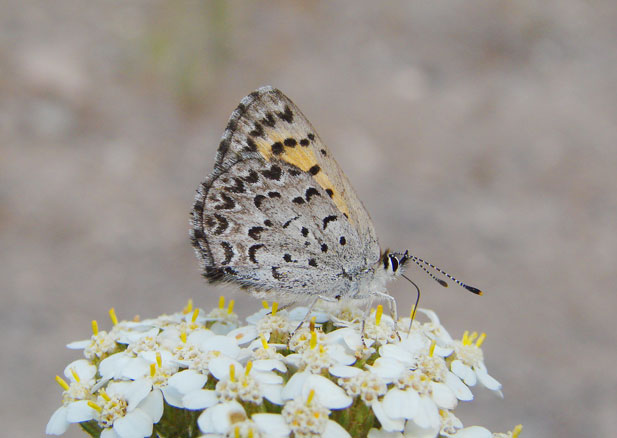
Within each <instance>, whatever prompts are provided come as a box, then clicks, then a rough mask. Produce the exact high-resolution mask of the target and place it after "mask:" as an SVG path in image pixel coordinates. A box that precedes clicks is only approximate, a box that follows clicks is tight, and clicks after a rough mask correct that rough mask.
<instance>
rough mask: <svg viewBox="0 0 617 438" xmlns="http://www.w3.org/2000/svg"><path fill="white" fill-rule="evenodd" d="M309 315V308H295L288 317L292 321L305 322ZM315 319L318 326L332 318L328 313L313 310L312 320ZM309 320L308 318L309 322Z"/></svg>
mask: <svg viewBox="0 0 617 438" xmlns="http://www.w3.org/2000/svg"><path fill="white" fill-rule="evenodd" d="M307 313H308V307H303V306H299V307H294V308H293V309H291V310H290V311H289V314H288V317H289V319H291V320H292V321H304V320H305V318H306V314H307ZM312 317H315V322H316V323H317V324H323V323H324V322H328V321H330V316H328V314H327V313H323V312H319V311H317V310H313V311H312V312H311V318H312ZM308 319H309V318H306V320H307V321H308Z"/></svg>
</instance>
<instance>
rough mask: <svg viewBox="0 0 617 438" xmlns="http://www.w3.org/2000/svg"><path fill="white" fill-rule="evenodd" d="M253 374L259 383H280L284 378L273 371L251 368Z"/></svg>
mask: <svg viewBox="0 0 617 438" xmlns="http://www.w3.org/2000/svg"><path fill="white" fill-rule="evenodd" d="M251 376H252V377H253V378H254V379H255V380H257V381H258V382H259V383H263V384H265V385H280V384H282V383H283V378H282V377H281V376H279V375H278V374H276V373H272V372H259V371H252V370H251Z"/></svg>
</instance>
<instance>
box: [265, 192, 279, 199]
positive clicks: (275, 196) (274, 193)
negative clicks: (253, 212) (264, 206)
mask: <svg viewBox="0 0 617 438" xmlns="http://www.w3.org/2000/svg"><path fill="white" fill-rule="evenodd" d="M268 196H269V197H270V198H280V197H281V194H280V193H279V192H275V191H272V192H268Z"/></svg>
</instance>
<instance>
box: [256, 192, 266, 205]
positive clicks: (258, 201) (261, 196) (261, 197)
mask: <svg viewBox="0 0 617 438" xmlns="http://www.w3.org/2000/svg"><path fill="white" fill-rule="evenodd" d="M264 199H266V197H265V196H264V195H256V196H255V197H254V198H253V203H254V204H255V207H257V208H259V207H261V203H262V202H263V201H264Z"/></svg>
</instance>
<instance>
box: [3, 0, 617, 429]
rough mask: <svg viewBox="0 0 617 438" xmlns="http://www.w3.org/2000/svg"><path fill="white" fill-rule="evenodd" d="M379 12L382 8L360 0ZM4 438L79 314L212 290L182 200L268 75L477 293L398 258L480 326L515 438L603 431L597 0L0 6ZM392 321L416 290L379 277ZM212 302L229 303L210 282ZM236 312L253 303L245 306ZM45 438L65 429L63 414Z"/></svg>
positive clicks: (614, 401) (609, 63)
mask: <svg viewBox="0 0 617 438" xmlns="http://www.w3.org/2000/svg"><path fill="white" fill-rule="evenodd" d="M382 3H383V4H382ZM0 11H1V12H0V148H1V150H0V242H1V253H0V282H1V305H0V317H1V319H0V329H1V331H0V333H1V341H0V343H1V344H0V347H1V351H2V353H1V361H2V367H1V373H2V376H1V377H2V397H1V398H0V424H2V430H3V435H5V436H24V437H26V436H42V435H43V433H44V428H45V425H46V423H47V420H48V418H49V416H50V415H51V413H52V412H53V411H54V410H55V409H56V408H57V407H58V406H59V405H60V403H61V389H60V387H59V386H58V385H57V384H56V383H55V382H54V380H53V378H54V376H55V375H56V374H60V373H61V372H62V370H63V368H64V366H65V365H66V364H67V363H68V362H69V361H71V360H73V359H76V358H78V357H79V354H78V353H77V352H72V351H69V350H67V349H65V348H64V345H65V344H66V343H67V342H69V341H73V340H77V339H82V338H86V337H87V336H88V335H89V334H90V321H91V320H92V319H97V320H99V322H100V325H101V328H108V327H109V325H110V323H109V319H108V317H107V310H108V309H109V308H110V307H112V306H113V307H115V308H116V310H117V313H118V315H119V316H120V317H121V318H131V317H132V316H133V315H134V314H140V315H141V316H142V317H150V316H156V315H158V314H160V313H163V312H172V311H175V310H179V309H181V308H182V307H183V306H184V305H185V302H186V300H187V299H188V298H190V297H193V298H194V299H195V300H196V304H197V305H200V306H202V307H210V306H213V305H215V303H216V298H217V297H218V296H219V294H221V292H222V291H221V290H220V289H216V288H212V287H209V286H207V285H206V284H205V282H204V281H203V280H202V278H201V277H200V272H199V270H198V264H197V260H196V259H195V257H194V255H193V251H192V248H191V246H190V244H189V240H188V234H187V230H188V213H189V210H190V207H191V203H192V199H193V194H194V191H195V188H196V187H197V185H198V184H199V182H200V181H201V180H202V179H203V178H204V177H205V175H206V174H207V173H209V172H210V171H211V168H212V165H213V160H214V155H215V150H216V146H217V144H218V139H219V137H220V135H221V133H222V131H223V129H224V127H225V124H226V121H227V118H228V116H229V115H230V113H231V111H232V110H233V109H234V108H235V106H236V105H237V103H238V102H239V100H240V99H241V98H242V97H243V96H244V95H246V94H248V93H249V92H251V91H252V90H254V89H255V88H257V87H259V86H262V85H266V84H271V85H274V86H276V87H278V88H280V89H281V90H283V91H284V92H285V93H286V94H288V95H289V96H290V97H291V98H292V99H293V100H294V101H295V102H296V103H297V104H298V106H299V107H300V108H301V109H302V110H303V112H304V113H305V114H306V115H307V116H308V117H309V118H310V119H311V120H312V122H313V124H314V125H315V127H316V128H317V130H318V131H319V133H320V135H321V137H322V138H323V139H324V141H326V143H327V144H328V145H329V147H330V148H331V149H332V151H333V153H334V154H335V156H336V158H337V160H338V161H339V163H341V164H342V167H343V168H344V170H345V171H346V173H347V174H348V176H349V177H350V179H351V181H352V182H353V183H354V186H355V188H356V190H357V192H358V194H359V195H360V197H361V198H362V199H363V200H364V203H365V205H366V207H367V209H368V210H369V212H370V213H371V215H372V218H373V220H374V222H375V225H376V228H377V230H378V233H379V235H380V237H381V243H382V246H383V247H384V248H385V247H391V248H396V249H399V248H400V249H405V248H409V249H410V250H411V251H412V252H413V253H414V254H416V255H419V256H421V257H424V258H426V259H428V260H431V261H433V262H434V263H436V264H438V265H439V266H442V267H444V268H445V269H447V270H449V271H450V272H451V273H452V274H454V275H457V276H459V277H460V278H461V279H463V280H464V281H468V282H469V283H470V284H473V285H476V286H478V287H481V288H482V289H484V290H485V291H486V294H485V296H484V297H476V296H473V295H472V294H469V293H467V292H465V291H464V290H462V289H459V288H455V287H450V288H449V289H443V288H441V287H440V286H439V285H437V284H436V283H434V282H432V281H431V280H430V279H429V278H428V277H426V276H425V275H424V274H423V273H421V272H419V271H418V270H417V269H414V268H410V270H409V273H410V275H412V276H413V278H415V279H416V280H417V281H418V283H419V284H420V285H421V287H422V290H423V299H422V302H421V304H422V306H424V307H428V308H431V309H434V310H436V311H437V312H438V314H439V315H440V316H441V318H442V320H443V322H444V324H445V325H446V327H447V328H448V329H449V330H450V332H451V333H452V335H453V336H457V337H459V336H460V335H461V334H462V332H463V331H464V330H466V329H470V330H478V331H486V332H487V333H488V338H487V341H486V343H485V344H484V347H485V348H484V349H485V356H486V362H487V365H488V367H489V371H490V372H491V374H492V375H494V376H495V377H496V378H497V379H498V380H500V381H501V382H502V383H503V385H504V391H503V392H504V394H505V399H504V400H500V399H498V398H497V397H495V396H494V395H493V394H491V393H488V391H483V390H481V389H480V388H478V389H477V390H475V391H474V392H475V393H476V401H474V402H473V403H470V404H462V405H461V406H460V407H459V408H458V409H457V413H458V414H459V416H460V418H461V419H462V421H463V422H464V423H465V424H466V425H472V424H481V425H485V426H487V427H488V428H490V429H491V430H493V431H502V430H509V429H511V428H512V427H513V426H514V425H516V424H518V423H523V425H524V427H525V429H524V432H523V436H526V437H551V436H559V437H564V438H567V437H594V436H612V435H613V433H614V431H615V430H616V429H617V415H616V408H617V373H616V372H615V363H616V362H617V353H616V348H615V346H616V337H617V336H616V333H617V330H616V329H615V324H614V322H613V318H614V314H615V310H616V304H617V294H616V293H615V292H616V287H615V263H616V261H617V225H616V219H617V218H616V212H617V150H616V149H617V147H616V146H617V127H616V121H617V50H616V48H617V45H616V44H617V24H616V23H617V5H616V3H615V2H614V0H604V1H602V0H597V1H592V0H589V1H578V0H561V1H553V0H547V1H543V2H536V1H531V0H518V1H512V0H493V1H479V0H465V1H389V2H376V1H358V0H356V1H351V0H350V1H342V0H341V1H330V2H317V1H308V0H307V1H287V2H283V1H252V2H246V1H240V0H236V1H230V2H222V1H206V2H198V1H188V0H176V1H154V0H149V1H146V0H140V1H111V0H96V1H87V2H84V1H78V0H56V1H54V2H49V1H48V0H2V1H0ZM391 290H392V293H393V294H394V295H395V296H396V297H397V299H398V302H399V308H400V310H401V312H402V313H406V312H408V309H409V306H410V304H411V303H412V302H413V299H414V294H413V290H412V289H411V288H410V287H409V285H407V284H404V282H397V283H396V284H394V285H392V288H391ZM227 293H228V295H229V292H227ZM232 296H233V297H234V298H236V299H238V300H239V301H240V303H239V305H238V307H237V308H238V309H239V310H240V312H241V313H242V314H244V315H246V314H247V313H248V312H250V311H251V309H255V308H256V307H257V306H258V303H257V302H256V301H255V300H253V299H251V298H249V297H248V296H245V295H243V294H242V293H239V292H238V293H235V294H234V295H232ZM65 436H67V437H81V436H84V435H83V434H82V433H81V432H80V431H79V428H78V427H77V426H73V427H72V428H71V429H70V431H69V432H68V433H67V434H66V435H65Z"/></svg>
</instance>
